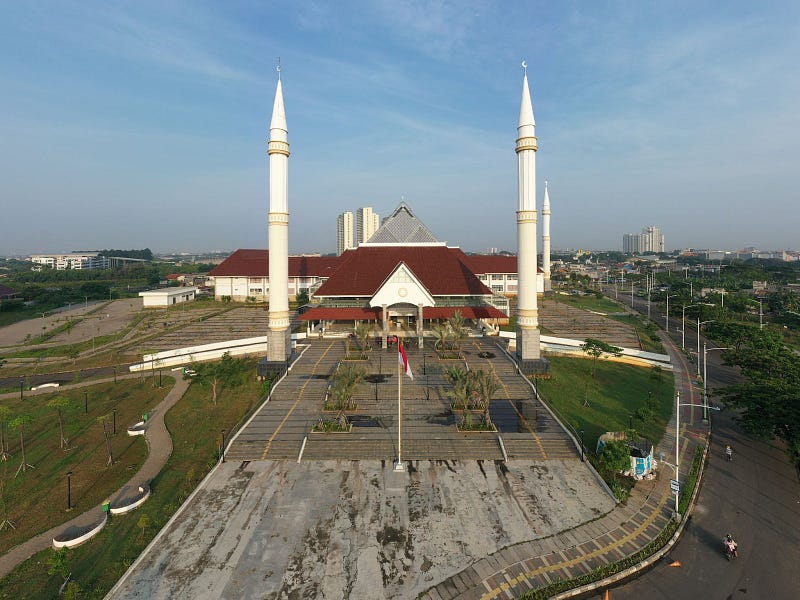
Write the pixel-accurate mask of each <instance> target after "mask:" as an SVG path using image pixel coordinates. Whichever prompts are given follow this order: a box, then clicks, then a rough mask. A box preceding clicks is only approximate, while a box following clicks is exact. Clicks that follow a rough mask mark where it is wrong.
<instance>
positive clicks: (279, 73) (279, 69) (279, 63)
mask: <svg viewBox="0 0 800 600" xmlns="http://www.w3.org/2000/svg"><path fill="white" fill-rule="evenodd" d="M275 70H276V71H277V72H278V81H280V80H281V57H280V56H279V57H278V66H277V67H275Z"/></svg>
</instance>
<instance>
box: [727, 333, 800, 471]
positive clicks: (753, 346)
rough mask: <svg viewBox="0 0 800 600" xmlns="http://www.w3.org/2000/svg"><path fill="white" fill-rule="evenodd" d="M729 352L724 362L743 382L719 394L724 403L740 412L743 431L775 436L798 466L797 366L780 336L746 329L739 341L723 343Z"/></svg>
mask: <svg viewBox="0 0 800 600" xmlns="http://www.w3.org/2000/svg"><path fill="white" fill-rule="evenodd" d="M726 343H732V349H731V350H727V351H725V352H724V353H723V357H724V359H725V362H726V363H728V364H731V365H737V366H739V368H740V369H741V372H742V375H744V376H745V378H746V381H745V382H744V383H739V384H735V385H731V386H728V387H726V388H723V389H722V390H720V392H719V393H720V395H721V396H722V398H723V399H724V401H725V403H726V404H727V405H729V406H731V407H734V408H737V409H740V412H739V415H738V421H739V423H740V424H741V426H742V428H743V429H744V430H745V431H747V432H749V433H752V434H754V435H757V436H760V437H766V438H769V437H772V436H777V437H779V438H780V439H782V440H783V441H784V442H786V445H787V451H788V453H789V455H790V456H791V457H792V460H793V461H794V462H795V464H798V465H800V402H798V401H797V390H798V389H800V362H798V360H797V356H796V355H795V353H794V352H793V351H792V350H791V349H790V348H788V347H787V346H785V345H784V344H783V342H782V341H781V338H780V336H779V334H776V333H773V332H771V331H769V330H763V331H759V330H757V329H754V328H749V330H748V331H747V332H743V333H742V335H741V336H740V337H738V338H737V339H733V340H730V339H729V340H726Z"/></svg>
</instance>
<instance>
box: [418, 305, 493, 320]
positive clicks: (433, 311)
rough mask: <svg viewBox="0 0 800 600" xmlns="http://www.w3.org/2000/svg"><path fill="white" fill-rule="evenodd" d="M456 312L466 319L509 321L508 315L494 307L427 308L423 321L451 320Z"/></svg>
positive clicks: (423, 310)
mask: <svg viewBox="0 0 800 600" xmlns="http://www.w3.org/2000/svg"><path fill="white" fill-rule="evenodd" d="M456 311H460V312H461V316H462V317H464V318H465V319H507V318H508V315H507V314H505V313H504V312H503V311H501V310H498V309H496V308H495V307H494V306H425V307H423V308H422V318H423V319H449V318H450V317H452V316H453V315H454V314H455V313H456Z"/></svg>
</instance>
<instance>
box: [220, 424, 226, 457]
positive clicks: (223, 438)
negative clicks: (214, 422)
mask: <svg viewBox="0 0 800 600" xmlns="http://www.w3.org/2000/svg"><path fill="white" fill-rule="evenodd" d="M220 433H221V434H222V446H221V448H222V450H221V451H220V453H221V454H222V462H225V430H224V429H220Z"/></svg>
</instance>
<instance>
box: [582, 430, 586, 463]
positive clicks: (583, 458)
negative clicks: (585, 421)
mask: <svg viewBox="0 0 800 600" xmlns="http://www.w3.org/2000/svg"><path fill="white" fill-rule="evenodd" d="M585 460H586V459H585V457H584V453H583V429H581V462H584V461H585Z"/></svg>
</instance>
